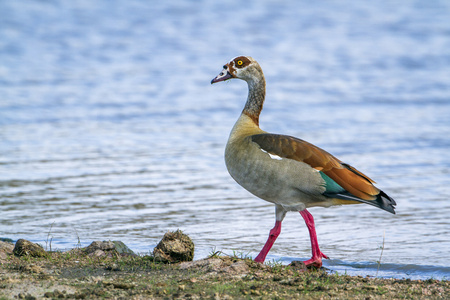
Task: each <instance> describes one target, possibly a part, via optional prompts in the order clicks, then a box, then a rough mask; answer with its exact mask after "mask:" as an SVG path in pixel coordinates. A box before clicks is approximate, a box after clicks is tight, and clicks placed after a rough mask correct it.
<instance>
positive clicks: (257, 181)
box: [225, 145, 325, 211]
mask: <svg viewBox="0 0 450 300" xmlns="http://www.w3.org/2000/svg"><path fill="white" fill-rule="evenodd" d="M225 162H226V165H227V169H228V172H229V173H230V175H231V176H232V177H233V178H234V179H235V180H236V181H237V182H238V183H239V184H240V185H241V186H242V187H243V188H245V189H246V190H248V191H249V192H251V193H252V194H254V195H255V196H257V197H259V198H261V199H264V200H266V201H269V202H272V203H275V204H279V205H281V206H283V207H284V208H285V209H286V210H289V211H299V210H303V209H305V208H307V207H310V206H315V204H314V203H318V202H323V201H324V200H325V197H324V196H323V195H322V193H323V192H324V191H325V187H324V186H323V179H322V177H321V176H320V174H319V172H318V171H316V170H315V169H313V168H311V167H310V166H309V165H308V164H306V163H303V162H298V161H295V160H291V159H286V158H283V159H279V158H278V159H276V158H272V157H271V156H270V155H269V154H268V153H266V152H264V151H262V150H261V149H260V148H259V147H251V146H250V147H245V148H244V150H243V149H239V148H237V147H229V145H227V149H226V150H225Z"/></svg>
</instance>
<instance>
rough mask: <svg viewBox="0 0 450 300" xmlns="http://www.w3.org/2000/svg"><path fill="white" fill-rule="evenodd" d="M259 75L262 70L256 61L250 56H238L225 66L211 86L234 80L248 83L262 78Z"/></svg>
mask: <svg viewBox="0 0 450 300" xmlns="http://www.w3.org/2000/svg"><path fill="white" fill-rule="evenodd" d="M259 73H262V70H261V67H260V66H259V64H258V62H257V61H256V60H254V59H253V58H251V57H250V56H238V57H236V58H233V59H232V60H231V61H230V62H229V63H227V64H225V65H224V66H223V70H222V72H220V74H219V75H217V76H216V77H215V78H214V79H213V80H211V84H213V83H216V82H220V81H225V80H228V79H232V78H239V79H242V80H245V81H247V82H248V81H251V80H253V79H255V77H257V76H260V74H259Z"/></svg>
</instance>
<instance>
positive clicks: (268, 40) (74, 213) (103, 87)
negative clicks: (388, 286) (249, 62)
mask: <svg viewBox="0 0 450 300" xmlns="http://www.w3.org/2000/svg"><path fill="white" fill-rule="evenodd" d="M224 12H228V13H226V14H225V13H224ZM229 12H232V14H233V15H232V16H230V13H229ZM449 12H450V6H449V4H448V3H447V2H442V3H438V2H432V3H431V2H430V3H428V2H427V3H424V2H423V3H422V2H417V3H408V4H402V5H400V4H397V3H392V2H384V1H381V2H377V3H362V2H361V3H355V2H350V1H348V2H345V3H344V2H342V3H341V2H339V3H334V2H333V3H328V2H327V3H321V2H318V3H309V2H308V3H306V2H298V1H284V2H283V3H278V2H272V1H250V2H249V3H248V6H246V7H242V6H241V5H239V3H238V1H226V2H225V3H219V2H215V1H204V3H201V4H199V3H190V2H185V1H164V2H161V3H153V2H152V3H151V4H149V3H148V2H147V1H137V0H136V1H129V2H126V3H124V2H119V1H112V2H111V1H96V2H92V1H76V2H64V3H56V2H41V1H29V2H27V3H26V4H25V3H16V2H15V1H3V2H0V95H1V96H0V205H1V206H0V207H1V215H0V221H1V222H0V236H3V237H10V238H13V239H18V238H28V239H31V240H33V241H37V242H40V243H42V244H45V241H46V239H47V237H48V236H50V237H52V238H53V239H52V244H53V247H60V248H68V247H73V246H74V245H75V244H76V243H77V242H78V237H80V239H81V242H82V244H83V245H86V244H88V243H90V242H91V241H92V240H98V239H100V240H101V239H114V240H122V241H124V242H125V243H126V244H128V245H129V246H130V247H131V248H132V249H133V250H135V251H139V252H147V251H150V250H151V249H152V248H153V247H154V246H155V245H156V243H157V242H158V241H159V239H160V238H161V237H162V235H163V234H164V233H165V232H166V231H167V230H175V229H177V228H180V229H182V230H184V231H185V232H186V233H188V234H189V235H190V236H191V237H192V238H193V240H194V242H195V243H196V258H200V257H204V256H206V255H207V254H208V253H209V252H210V251H212V249H213V248H215V249H217V250H222V251H224V252H230V253H231V252H232V251H233V250H238V251H241V252H243V253H250V254H252V255H254V254H256V253H257V252H258V251H259V250H260V248H261V247H262V245H263V243H264V242H265V240H266V238H267V234H268V231H269V230H270V228H272V226H273V223H274V208H273V206H272V205H271V204H268V203H265V202H263V201H261V200H259V199H256V198H254V197H253V196H251V195H249V194H248V193H247V192H246V191H245V190H243V189H242V188H240V187H239V186H238V185H237V184H236V183H234V182H233V180H232V179H231V178H230V177H229V175H228V174H227V171H226V169H225V166H224V163H223V150H224V145H225V142H226V140H227V137H228V133H229V130H230V129H231V127H232V125H233V123H234V121H235V120H236V119H237V117H238V114H239V113H240V110H241V109H242V106H243V104H244V101H245V99H246V93H247V88H246V86H245V84H244V83H243V82H232V83H228V84H227V83H225V84H221V85H216V86H213V87H211V86H210V84H209V82H210V80H211V79H212V78H213V77H214V76H215V75H216V74H217V73H218V72H219V71H220V70H221V67H222V65H223V64H224V63H226V62H227V61H228V60H229V59H230V58H232V57H234V56H236V55H241V54H246V55H251V56H253V57H255V58H256V59H258V61H259V62H260V63H261V65H262V67H263V69H264V71H265V74H266V79H267V82H268V86H267V97H268V100H267V102H266V104H265V110H264V111H263V114H262V116H261V125H262V127H263V128H264V129H265V130H267V131H271V132H277V133H285V134H290V135H294V136H298V137H300V138H303V139H305V140H308V141H310V142H312V143H314V144H316V145H318V146H321V147H323V148H325V149H326V150H328V151H329V152H331V153H333V154H335V155H336V156H338V157H339V158H341V159H342V160H344V161H346V162H348V163H351V164H352V165H354V166H355V167H357V168H358V169H360V170H362V171H363V172H365V173H367V174H368V175H369V176H370V177H372V178H374V179H375V180H377V182H378V186H379V187H382V188H383V190H385V191H386V192H387V193H388V194H389V195H391V196H392V197H394V198H395V199H396V201H397V203H398V209H397V212H398V213H397V215H395V216H393V215H390V214H388V213H385V212H383V211H381V210H376V209H374V208H372V207H368V206H362V205H361V206H353V207H338V208H330V209H322V208H317V209H311V212H312V214H313V215H314V216H315V218H316V225H317V232H318V237H319V243H320V244H321V249H322V251H323V252H324V253H325V254H327V255H328V256H330V257H331V258H332V259H331V260H328V261H326V262H325V266H326V267H328V268H330V269H332V270H335V271H339V272H355V273H358V272H359V271H361V273H358V274H362V275H363V274H369V275H374V272H376V266H377V264H376V262H377V261H378V260H379V257H380V251H381V250H380V247H382V246H383V236H384V237H385V244H384V250H383V258H382V266H381V268H380V270H379V274H378V275H379V276H395V277H412V278H414V277H416V278H426V277H434V278H449V276H450V272H449V264H448V261H449V259H450V256H449V253H448V249H449V248H450V234H449V228H450V226H449V221H448V216H449V215H450V205H449V202H448V198H449V196H450V191H449V187H448V182H449V179H450V175H449V174H450V158H449V155H448V151H449V149H450V139H449V138H448V137H449V136H450V121H449V118H448V116H449V115H450V85H449V84H448V83H449V82H450V71H449V70H450V56H449V54H448V49H450V35H449V34H448V32H450V28H449V26H450V25H449V23H448V20H447V17H448V13H449ZM226 17H232V20H233V22H230V21H226V20H224V18H226ZM52 224H53V226H52ZM283 224H284V225H283V231H282V233H281V235H280V237H279V239H278V240H277V242H276V243H275V245H274V247H273V249H272V251H271V252H270V256H269V258H270V259H276V260H282V261H283V262H286V263H287V262H288V261H290V260H293V259H301V258H303V259H304V258H308V257H309V256H310V245H309V238H308V233H307V230H306V227H305V225H304V223H303V220H302V219H301V217H300V216H299V215H298V214H295V213H290V214H288V215H287V217H286V219H285V221H284V223H283ZM50 228H51V232H50V234H49V231H50Z"/></svg>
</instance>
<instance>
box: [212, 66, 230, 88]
mask: <svg viewBox="0 0 450 300" xmlns="http://www.w3.org/2000/svg"><path fill="white" fill-rule="evenodd" d="M232 77H233V76H232V75H231V74H230V72H228V70H227V69H226V68H223V70H222V72H220V74H219V75H217V76H216V77H215V78H214V79H213V80H211V84H213V83H216V82H220V81H225V80H228V79H230V78H232Z"/></svg>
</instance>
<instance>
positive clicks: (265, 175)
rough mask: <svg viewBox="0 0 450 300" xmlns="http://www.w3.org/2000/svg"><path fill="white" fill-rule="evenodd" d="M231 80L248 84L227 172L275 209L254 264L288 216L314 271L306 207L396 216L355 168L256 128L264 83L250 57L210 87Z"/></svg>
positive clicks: (318, 257) (315, 247)
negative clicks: (305, 240) (297, 221)
mask: <svg viewBox="0 0 450 300" xmlns="http://www.w3.org/2000/svg"><path fill="white" fill-rule="evenodd" d="M232 78H238V79H242V80H245V81H246V82H247V84H248V98H247V102H246V104H245V107H244V109H243V111H242V113H241V115H240V117H239V119H238V120H237V122H236V124H235V125H234V127H233V129H232V130H231V133H230V137H229V139H228V142H227V145H226V149H225V163H226V166H227V169H228V172H229V173H230V175H231V176H232V177H233V178H234V179H235V180H236V181H237V182H238V183H239V184H240V185H241V186H242V187H244V188H245V189H246V190H248V191H249V192H250V193H252V194H254V195H256V196H257V197H259V198H261V199H263V200H266V201H268V202H271V203H273V204H275V217H276V222H275V227H274V228H272V230H270V234H269V238H268V240H267V242H266V244H265V245H264V247H263V249H262V250H261V252H260V253H259V255H258V256H257V257H256V258H255V261H257V262H260V263H262V262H264V260H265V258H266V255H267V253H268V252H269V250H270V248H271V247H272V245H273V243H274V242H275V240H276V239H277V237H278V235H279V234H280V231H281V222H282V221H283V219H284V217H285V215H286V212H288V211H298V212H300V215H301V216H302V217H303V219H304V220H305V223H306V226H307V227H308V230H309V235H310V239H311V248H312V258H311V259H309V260H307V261H305V262H304V263H305V265H306V266H314V267H319V268H320V267H321V266H322V258H328V257H327V256H326V255H325V254H323V253H322V252H321V251H320V249H319V244H318V242H317V236H316V230H315V227H314V219H313V216H312V215H311V214H310V213H309V212H308V211H307V208H309V207H314V206H321V207H329V206H332V205H343V204H359V203H366V204H370V205H373V206H375V207H378V208H381V209H384V210H386V211H388V212H390V213H393V214H395V211H394V208H395V205H396V203H395V201H394V199H392V198H391V197H389V196H388V195H386V194H385V193H384V192H383V191H381V190H380V189H378V188H377V187H375V186H374V185H373V183H374V181H373V180H372V179H370V178H369V177H368V176H366V175H364V174H363V173H361V172H360V171H358V170H357V169H355V168H353V167H352V166H350V165H348V164H346V163H344V162H342V161H340V160H339V159H337V158H336V157H334V156H333V155H331V154H330V153H328V152H326V151H324V150H322V149H320V148H319V147H317V146H314V145H312V144H310V143H308V142H306V141H303V140H301V139H298V138H295V137H291V136H287V135H279V134H271V133H267V132H265V131H263V130H261V129H260V128H259V114H260V113H261V110H262V108H263V103H264V99H265V93H266V81H265V79H264V74H263V71H262V69H261V67H260V65H259V64H258V62H256V60H254V59H253V58H251V57H249V56H239V57H236V58H234V59H232V60H231V61H230V62H229V63H227V64H226V65H225V66H224V67H223V70H222V72H221V73H220V74H219V75H217V77H215V78H214V79H213V80H212V81H211V84H213V83H216V82H220V81H225V80H228V79H232Z"/></svg>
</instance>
